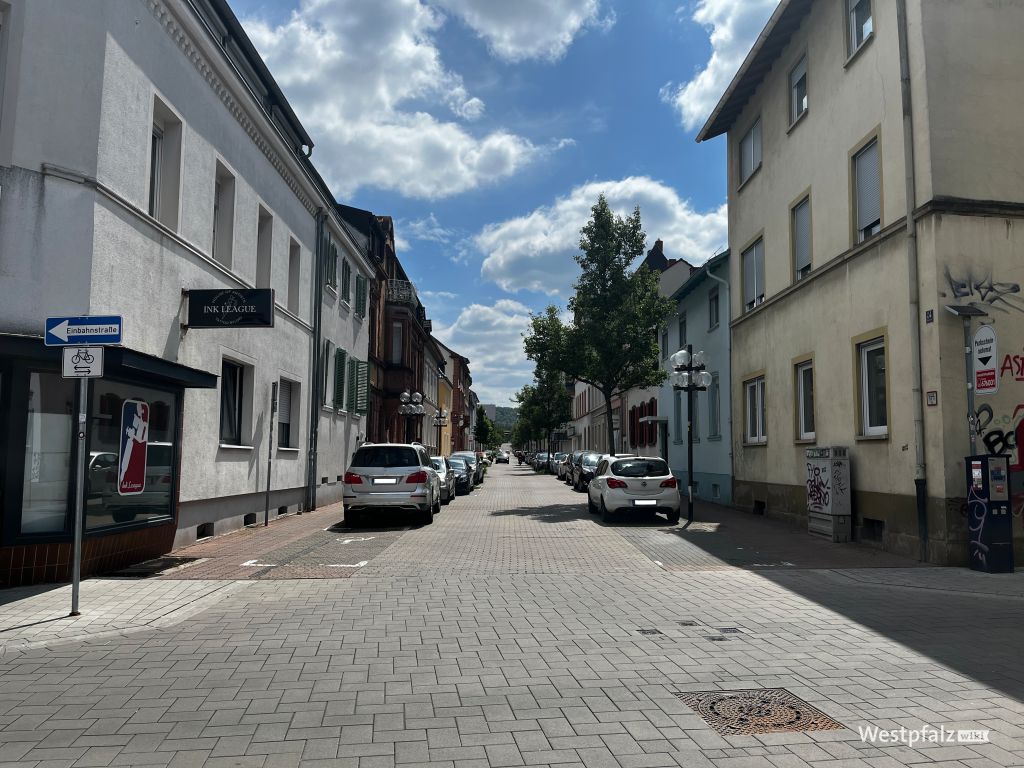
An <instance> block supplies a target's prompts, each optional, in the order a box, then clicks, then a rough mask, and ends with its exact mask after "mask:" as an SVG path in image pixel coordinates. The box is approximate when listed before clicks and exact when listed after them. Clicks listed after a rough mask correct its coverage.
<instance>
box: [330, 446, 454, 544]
mask: <svg viewBox="0 0 1024 768" xmlns="http://www.w3.org/2000/svg"><path fill="white" fill-rule="evenodd" d="M344 499H345V520H346V521H347V522H348V523H349V524H354V523H356V522H366V521H368V520H371V519H372V518H374V517H378V516H380V513H381V512H388V511H394V512H410V513H412V515H413V518H414V520H415V521H416V522H417V523H419V524H421V525H430V524H431V523H432V522H434V513H436V512H440V511H441V483H440V480H439V479H438V476H437V471H436V470H435V469H434V466H433V464H431V462H430V456H429V455H428V454H427V451H426V449H425V448H424V447H423V446H422V445H416V444H413V445H409V444H407V443H373V444H370V443H365V444H363V445H362V446H360V447H359V449H358V450H357V451H356V452H355V455H354V456H353V457H352V465H351V466H350V467H349V469H348V472H346V473H345V490H344Z"/></svg>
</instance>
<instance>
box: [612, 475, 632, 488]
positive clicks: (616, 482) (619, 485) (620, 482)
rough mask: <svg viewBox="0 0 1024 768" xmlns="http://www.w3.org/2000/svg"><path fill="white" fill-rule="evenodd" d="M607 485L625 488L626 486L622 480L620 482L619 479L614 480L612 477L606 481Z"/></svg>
mask: <svg viewBox="0 0 1024 768" xmlns="http://www.w3.org/2000/svg"><path fill="white" fill-rule="evenodd" d="M608 487H609V488H626V487H628V486H627V485H626V484H625V483H624V482H622V481H621V480H616V479H615V478H614V477H613V478H612V479H611V480H609V481H608Z"/></svg>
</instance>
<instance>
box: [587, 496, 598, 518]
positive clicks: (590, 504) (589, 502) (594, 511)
mask: <svg viewBox="0 0 1024 768" xmlns="http://www.w3.org/2000/svg"><path fill="white" fill-rule="evenodd" d="M587 512H589V513H590V514H592V515H596V514H597V507H595V506H594V502H593V500H592V499H591V498H590V494H589V493H588V494H587Z"/></svg>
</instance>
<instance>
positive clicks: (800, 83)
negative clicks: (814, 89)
mask: <svg viewBox="0 0 1024 768" xmlns="http://www.w3.org/2000/svg"><path fill="white" fill-rule="evenodd" d="M789 104H790V109H789V122H790V123H795V122H796V119H797V118H798V117H800V115H802V114H803V113H804V112H806V111H807V57H806V56H804V57H803V58H802V59H800V63H799V64H797V65H796V68H795V69H794V70H793V71H792V72H790V73H789Z"/></svg>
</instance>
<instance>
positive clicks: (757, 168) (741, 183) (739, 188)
mask: <svg viewBox="0 0 1024 768" xmlns="http://www.w3.org/2000/svg"><path fill="white" fill-rule="evenodd" d="M862 47H863V46H862ZM762 162H764V161H762ZM760 170H761V163H758V164H757V167H756V168H755V169H754V170H752V171H751V172H750V175H749V176H747V178H745V179H744V180H743V181H741V182H740V185H739V186H738V187H736V192H737V193H738V192H739V191H740V190H741V189H743V188H744V187H745V186H747V184H749V183H750V180H751V179H752V178H754V177H755V176H756V175H757V172H758V171H760Z"/></svg>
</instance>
